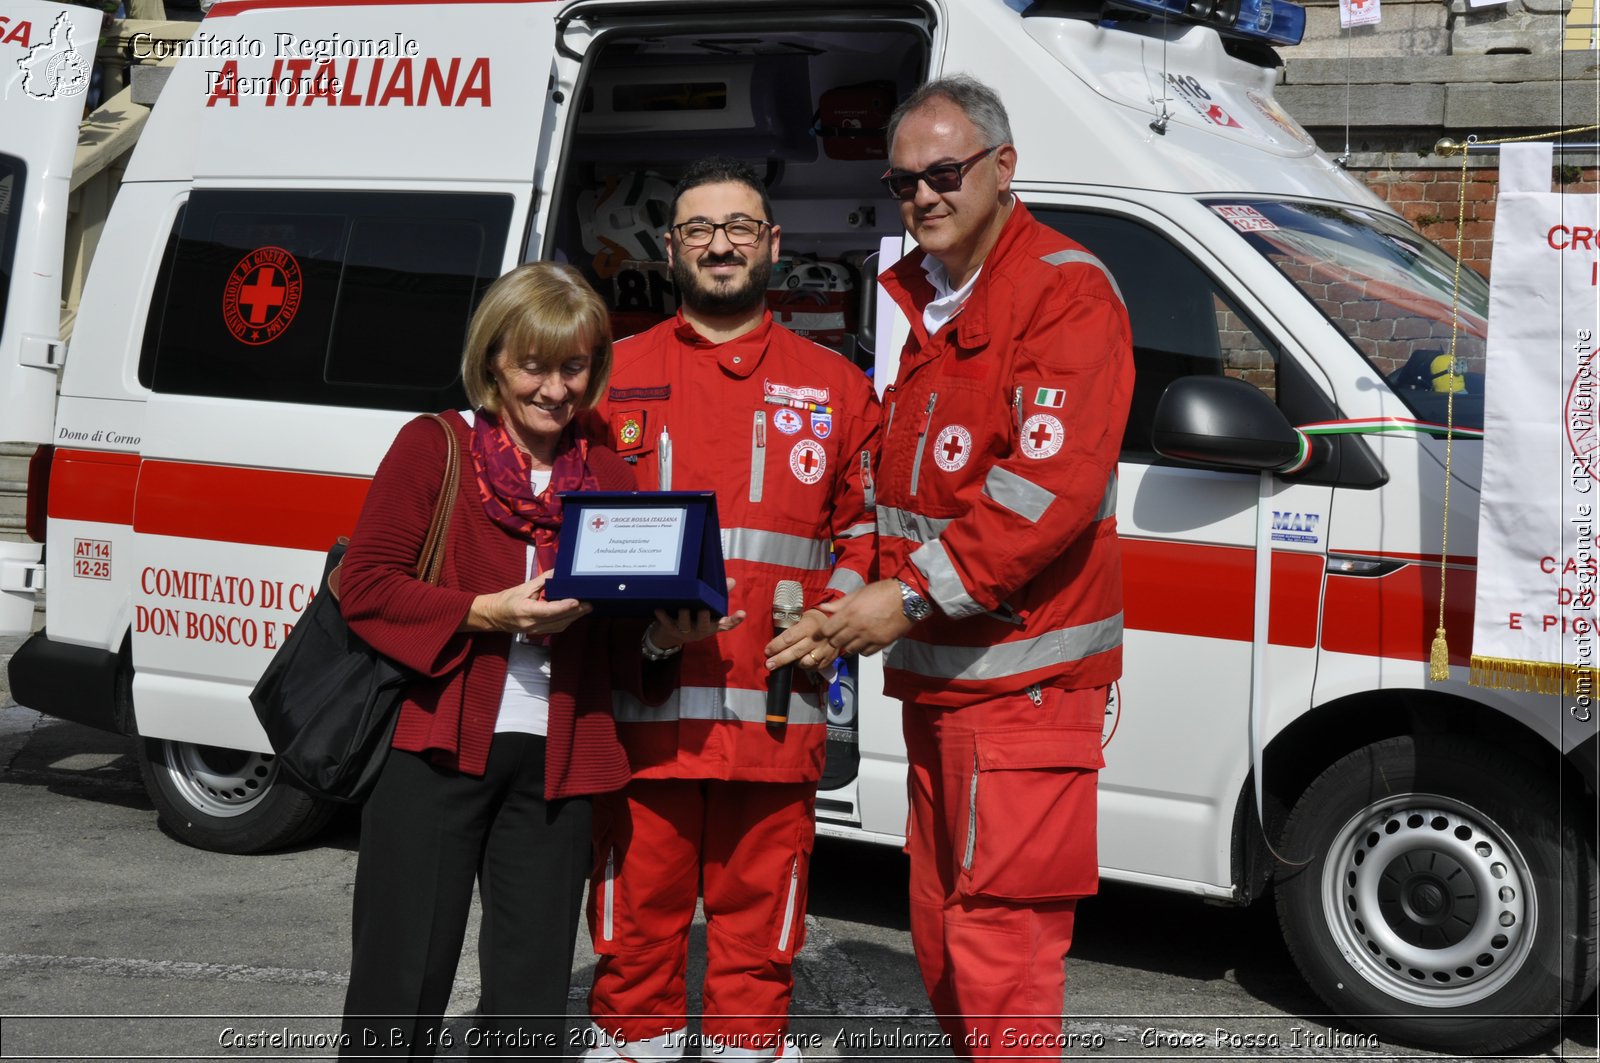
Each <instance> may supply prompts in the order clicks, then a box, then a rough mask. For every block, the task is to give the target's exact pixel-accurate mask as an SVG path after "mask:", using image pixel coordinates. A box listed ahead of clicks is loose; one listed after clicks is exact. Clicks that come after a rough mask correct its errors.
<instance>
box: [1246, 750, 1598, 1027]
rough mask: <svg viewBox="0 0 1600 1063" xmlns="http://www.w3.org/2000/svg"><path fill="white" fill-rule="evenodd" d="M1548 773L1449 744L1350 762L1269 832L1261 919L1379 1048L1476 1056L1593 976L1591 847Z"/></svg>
mask: <svg viewBox="0 0 1600 1063" xmlns="http://www.w3.org/2000/svg"><path fill="white" fill-rule="evenodd" d="M1553 774H1554V772H1553V771H1548V772H1537V771H1535V770H1533V769H1532V768H1530V767H1529V766H1528V765H1527V764H1525V763H1523V762H1522V761H1521V760H1519V759H1517V758H1516V757H1515V756H1513V755H1509V754H1508V753H1507V752H1506V751H1505V750H1503V749H1490V748H1488V747H1486V746H1483V745H1481V744H1478V743H1476V742H1471V741H1464V740H1461V739H1458V738H1453V737H1444V736H1437V737H1423V736H1407V737H1401V738H1391V739H1386V740H1385V741H1382V742H1378V743H1375V744H1373V745H1370V746H1367V747H1365V748H1363V749H1359V750H1357V751H1355V752H1354V753H1351V754H1349V755H1348V756H1346V757H1344V758H1343V759H1342V760H1339V761H1338V762H1336V763H1335V764H1334V765H1333V766H1332V767H1330V768H1328V770H1327V771H1325V772H1323V773H1322V775H1321V776H1319V777H1318V778H1317V779H1316V781H1315V782H1313V783H1312V784H1311V786H1310V787H1309V788H1308V789H1307V790H1306V792H1305V793H1304V795H1302V796H1301V798H1300V799H1299V801H1298V802H1297V803H1296V805H1295V808H1294V811H1293V813H1292V814H1291V816H1290V818H1289V821H1288V823H1287V825H1286V827H1285V829H1284V837H1283V840H1282V843H1281V848H1280V850H1279V851H1280V853H1281V854H1282V858H1283V859H1284V860H1289V861H1307V862H1306V863H1303V864H1301V865H1300V866H1298V867H1292V868H1289V869H1288V871H1287V873H1285V874H1280V875H1279V878H1278V885H1277V905H1278V918H1279V921H1280V923H1281V925H1282V928H1283V933H1284V938H1285V939H1286V941H1287V942H1288V945H1289V951H1290V952H1291V953H1292V954H1293V956H1294V959H1295V962H1296V963H1297V964H1298V965H1299V967H1300V972H1301V974H1303V975H1304V976H1305V978H1306V981H1308V982H1309V983H1311V986H1312V988H1313V989H1315V990H1316V991H1317V993H1318V995H1320V996H1321V997H1322V999H1323V1000H1324V1001H1326V1002H1327V1003H1328V1005H1329V1007H1330V1008H1331V1009H1332V1010H1333V1011H1335V1012H1337V1013H1339V1014H1341V1015H1345V1016H1350V1019H1349V1021H1350V1023H1351V1024H1352V1025H1354V1026H1357V1027H1359V1028H1361V1029H1364V1030H1366V1031H1368V1032H1370V1033H1373V1034H1376V1035H1377V1036H1378V1037H1379V1039H1380V1040H1384V1041H1391V1042H1402V1043H1410V1044H1416V1045H1425V1046H1427V1047H1429V1048H1433V1049H1436V1050H1441V1051H1446V1052H1470V1053H1474V1054H1477V1053H1485V1052H1488V1053H1493V1052H1500V1051H1506V1050H1510V1049H1512V1048H1516V1047H1519V1046H1522V1045H1525V1044H1528V1043H1529V1042H1530V1041H1534V1040H1536V1039H1538V1038H1541V1037H1544V1036H1547V1035H1549V1034H1550V1033H1551V1031H1552V1030H1553V1029H1554V1028H1555V1027H1556V1025H1557V1023H1558V1022H1559V1021H1560V1017H1561V1015H1562V1014H1563V1013H1564V1012H1566V1011H1569V1010H1572V1009H1573V1008H1575V1007H1576V1006H1577V1005H1579V1004H1581V1003H1582V1002H1583V1000H1584V999H1585V998H1586V997H1587V995H1588V993H1589V992H1590V990H1591V989H1592V988H1593V986H1594V981H1595V954H1594V949H1595V932H1596V930H1595V926H1596V867H1595V854H1594V852H1593V851H1592V850H1591V849H1590V848H1589V846H1588V845H1587V844H1586V843H1585V841H1584V834H1583V833H1582V832H1583V831H1584V830H1585V829H1586V827H1585V824H1584V822H1583V819H1584V817H1583V816H1582V815H1581V814H1580V813H1579V812H1578V811H1577V810H1573V809H1568V810H1567V814H1566V815H1563V814H1562V808H1561V802H1560V794H1559V789H1558V787H1557V786H1556V785H1555V783H1554V781H1553V779H1552V777H1551V776H1552V775H1553Z"/></svg>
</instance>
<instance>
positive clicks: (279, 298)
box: [222, 247, 303, 346]
mask: <svg viewBox="0 0 1600 1063" xmlns="http://www.w3.org/2000/svg"><path fill="white" fill-rule="evenodd" d="M302 287H303V285H302V281H301V276H300V263H299V262H296V261H295V257H294V256H293V255H291V254H290V253H289V252H287V251H285V250H284V249H283V248H281V247H258V248H256V249H255V250H254V251H252V252H250V253H249V254H248V255H246V256H244V258H242V259H240V260H239V264H238V265H236V266H234V267H233V272H232V273H230V274H229V275H228V282H227V284H226V286H225V287H224V288H223V291H222V320H223V323H224V324H225V325H227V327H228V331H229V332H230V333H232V334H233V338H234V339H236V340H238V341H239V342H240V343H248V344H250V345H251V346H259V345H261V344H263V343H271V342H272V341H273V340H275V339H277V338H278V337H279V336H281V335H283V330H284V329H286V328H288V327H289V323H290V322H292V321H293V320H294V316H295V314H296V313H298V312H299V310H300V296H301V290H302Z"/></svg>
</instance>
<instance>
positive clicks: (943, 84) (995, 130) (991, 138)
mask: <svg viewBox="0 0 1600 1063" xmlns="http://www.w3.org/2000/svg"><path fill="white" fill-rule="evenodd" d="M941 99H942V100H949V101H950V102H951V103H953V104H955V105H956V106H957V107H959V108H961V111H962V113H963V114H965V115H966V116H967V120H968V121H970V122H971V123H972V124H973V125H975V126H977V127H978V132H979V133H982V134H983V141H984V143H983V146H984V147H986V148H993V147H998V146H999V145H1001V144H1010V143H1012V140H1011V119H1010V118H1009V117H1007V115H1006V105H1005V104H1003V103H1001V102H1000V95H999V93H997V92H995V91H994V89H991V88H990V87H989V86H987V85H985V84H984V83H983V82H981V81H979V80H978V79H977V78H975V77H973V76H972V75H970V74H952V75H950V76H949V77H943V78H940V79H939V80H937V81H930V82H928V83H927V84H926V85H923V86H922V87H921V88H919V89H917V91H915V92H913V93H912V94H911V95H910V96H907V97H906V99H905V100H904V102H902V103H901V104H900V106H898V107H896V108H895V109H894V114H892V115H890V116H889V128H888V129H887V130H886V135H887V137H888V144H889V147H890V148H891V149H892V148H893V147H894V135H895V133H896V132H897V131H898V130H899V129H900V123H901V121H903V120H904V119H905V117H906V115H908V114H911V113H912V112H913V111H917V110H920V109H921V108H923V107H926V106H928V105H929V104H930V103H932V102H933V101H934V100H941Z"/></svg>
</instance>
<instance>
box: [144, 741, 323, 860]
mask: <svg viewBox="0 0 1600 1063" xmlns="http://www.w3.org/2000/svg"><path fill="white" fill-rule="evenodd" d="M136 741H137V742H138V756H139V774H140V776H141V777H142V778H143V779H144V788H145V790H146V792H148V793H149V795H150V800H151V802H152V803H153V804H154V805H155V806H156V815H157V816H158V817H159V818H160V821H161V824H162V826H164V827H165V828H166V829H167V830H168V831H169V832H171V834H172V835H173V836H174V837H176V838H177V839H178V840H179V841H181V842H184V843H185V844H187V845H192V846H194V847H195V848H197V849H210V850H211V851H213V852H218V853H260V852H266V851H267V850H270V849H281V848H283V847H284V846H288V845H293V844H295V843H296V842H299V841H303V840H305V839H306V838H309V837H310V836H311V835H313V834H315V833H316V832H317V831H318V830H321V829H322V826H323V825H324V824H325V823H327V822H328V820H329V819H330V818H331V817H332V816H333V814H334V812H335V811H336V809H337V806H335V805H333V804H331V803H329V802H326V801H318V800H317V799H316V798H314V797H310V796H308V795H307V794H305V793H303V792H302V791H300V790H297V789H295V788H294V787H292V786H289V785H287V784H286V783H280V782H279V781H278V779H277V775H278V770H277V767H276V766H275V765H274V763H273V757H272V756H271V755H269V754H263V753H249V752H245V751H243V750H237V749H222V748H219V747H217V746H201V745H195V744H194V743H192V742H176V741H172V740H169V739H165V738H140V739H136Z"/></svg>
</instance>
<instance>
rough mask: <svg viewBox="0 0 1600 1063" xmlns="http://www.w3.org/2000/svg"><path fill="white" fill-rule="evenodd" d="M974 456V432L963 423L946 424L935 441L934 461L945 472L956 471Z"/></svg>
mask: <svg viewBox="0 0 1600 1063" xmlns="http://www.w3.org/2000/svg"><path fill="white" fill-rule="evenodd" d="M970 457H972V433H971V432H969V431H967V430H966V429H965V428H963V427H962V426H961V425H958V424H950V425H945V426H944V428H942V429H941V430H940V431H939V435H938V437H937V438H935V439H934V441H933V461H934V464H936V465H938V466H939V468H941V469H943V470H944V471H945V472H955V471H956V470H957V469H959V468H961V467H962V466H963V465H965V464H966V463H967V459H968V458H970Z"/></svg>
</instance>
